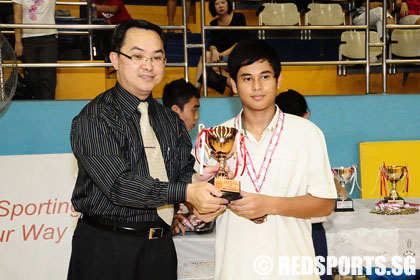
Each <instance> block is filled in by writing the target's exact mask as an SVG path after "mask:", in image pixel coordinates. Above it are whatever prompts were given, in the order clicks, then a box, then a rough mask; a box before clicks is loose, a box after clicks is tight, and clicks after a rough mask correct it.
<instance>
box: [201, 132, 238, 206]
mask: <svg viewBox="0 0 420 280" xmlns="http://www.w3.org/2000/svg"><path fill="white" fill-rule="evenodd" d="M199 130H200V133H199V135H198V137H197V142H196V155H197V147H198V149H201V150H200V152H201V153H200V157H199V158H200V160H201V163H200V173H201V171H202V167H201V166H202V164H203V161H204V156H203V155H204V154H203V152H204V147H203V144H204V143H205V144H207V147H208V148H209V149H210V155H211V157H213V158H214V159H216V160H217V161H218V162H219V164H220V166H219V170H218V171H217V173H216V176H215V177H214V186H215V187H216V188H218V189H219V190H220V191H221V192H222V194H223V195H222V197H223V198H226V199H227V200H228V201H229V202H230V201H232V200H236V199H240V198H242V197H241V194H240V192H241V188H240V183H239V181H237V180H233V179H229V178H228V176H227V174H226V171H225V167H226V161H227V160H228V159H229V158H231V157H232V156H233V155H234V154H235V150H236V151H237V155H236V160H237V164H236V166H238V158H239V155H238V153H241V151H242V153H244V146H243V141H242V140H243V134H242V133H238V132H239V131H238V130H237V129H235V128H233V127H227V126H214V127H211V128H208V129H204V125H202V124H201V125H200V126H199ZM241 137H242V138H241ZM199 139H201V141H200V142H199V141H198V140H199ZM241 139H242V140H241ZM238 141H239V142H238ZM235 146H236V149H235ZM241 149H242V150H241ZM197 159H198V157H197ZM244 161H245V160H244ZM243 165H244V169H245V162H243ZM236 173H237V168H236V170H235V176H236ZM242 173H243V171H242Z"/></svg>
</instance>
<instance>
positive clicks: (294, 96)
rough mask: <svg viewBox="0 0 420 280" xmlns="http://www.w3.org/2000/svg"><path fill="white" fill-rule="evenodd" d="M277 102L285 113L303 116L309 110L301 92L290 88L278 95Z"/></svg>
mask: <svg viewBox="0 0 420 280" xmlns="http://www.w3.org/2000/svg"><path fill="white" fill-rule="evenodd" d="M276 104H277V106H279V108H280V110H282V111H283V112H284V113H289V114H292V115H296V116H299V117H302V116H303V115H304V114H305V113H307V112H309V109H308V104H307V103H306V100H305V97H303V95H302V94H300V93H299V92H297V91H295V90H292V89H289V90H288V91H285V92H282V93H280V94H279V95H277V96H276Z"/></svg>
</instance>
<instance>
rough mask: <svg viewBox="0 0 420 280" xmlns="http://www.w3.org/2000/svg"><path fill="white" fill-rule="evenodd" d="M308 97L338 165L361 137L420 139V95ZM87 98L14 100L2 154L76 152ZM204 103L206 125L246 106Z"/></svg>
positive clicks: (354, 159)
mask: <svg viewBox="0 0 420 280" xmlns="http://www.w3.org/2000/svg"><path fill="white" fill-rule="evenodd" d="M307 100H308V105H309V108H310V110H311V112H312V113H311V120H312V121H313V122H314V123H315V124H317V125H318V126H319V127H320V128H321V129H322V130H323V132H324V134H325V138H326V141H327V146H328V152H329V156H330V161H331V165H332V166H350V165H352V164H357V165H359V151H358V143H359V142H361V141H363V142H368V141H395V140H420V127H419V125H418V124H419V123H420V114H418V108H420V94H399V95H391V94H390V95H360V96H308V97H307ZM87 102H88V101H44V102H33V101H15V102H12V104H11V106H10V107H9V108H8V110H7V111H6V112H5V113H4V114H3V115H2V116H1V117H0V155H18V154H50V153H69V152H71V148H70V143H69V134H70V125H71V120H72V118H73V117H74V116H75V115H76V114H77V113H78V112H79V111H80V110H81V108H82V107H83V106H84V105H85V104H86V103H87ZM201 104H202V106H201V109H200V114H201V118H200V122H201V123H204V124H205V125H206V126H212V125H216V124H218V123H220V122H222V121H223V120H226V119H228V118H230V117H232V116H234V115H235V114H237V113H238V112H239V110H240V107H241V106H240V100H239V99H238V98H235V97H233V98H207V99H204V98H202V99H201ZM215 108H217V113H216V112H215ZM196 135H197V133H196V132H194V133H193V134H192V137H193V139H195V136H196Z"/></svg>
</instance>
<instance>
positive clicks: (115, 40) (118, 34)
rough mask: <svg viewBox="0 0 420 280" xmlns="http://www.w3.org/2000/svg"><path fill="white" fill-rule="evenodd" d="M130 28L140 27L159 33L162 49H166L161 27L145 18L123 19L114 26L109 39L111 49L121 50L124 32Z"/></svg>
mask: <svg viewBox="0 0 420 280" xmlns="http://www.w3.org/2000/svg"><path fill="white" fill-rule="evenodd" d="M130 28H140V29H145V30H152V31H155V32H156V33H157V34H158V35H159V37H160V38H161V39H162V43H163V48H164V50H166V42H165V38H164V36H163V32H162V29H161V28H160V27H159V26H157V25H156V24H153V23H151V22H148V21H146V20H140V19H128V20H124V21H123V22H121V23H120V24H118V25H117V26H116V27H115V29H114V32H113V33H112V39H111V48H112V51H114V52H119V51H120V50H121V47H122V45H124V40H125V34H126V33H127V31H128V30H129V29H130Z"/></svg>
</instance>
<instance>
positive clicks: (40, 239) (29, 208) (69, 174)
mask: <svg viewBox="0 0 420 280" xmlns="http://www.w3.org/2000/svg"><path fill="white" fill-rule="evenodd" d="M76 176H77V161H76V159H75V158H74V156H73V154H47V155H19V156H0V279H2V280H27V279H33V280H46V279H66V277H67V269H68V264H69V260H70V252H71V240H72V236H73V231H74V228H75V226H76V223H77V217H78V213H76V212H75V211H74V208H73V207H72V205H71V202H70V199H71V193H72V191H73V188H74V184H75V180H76Z"/></svg>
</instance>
